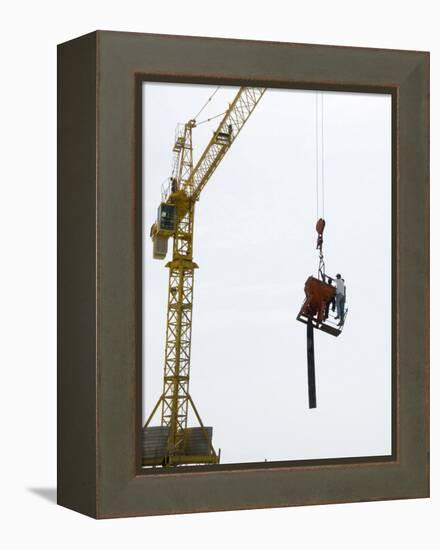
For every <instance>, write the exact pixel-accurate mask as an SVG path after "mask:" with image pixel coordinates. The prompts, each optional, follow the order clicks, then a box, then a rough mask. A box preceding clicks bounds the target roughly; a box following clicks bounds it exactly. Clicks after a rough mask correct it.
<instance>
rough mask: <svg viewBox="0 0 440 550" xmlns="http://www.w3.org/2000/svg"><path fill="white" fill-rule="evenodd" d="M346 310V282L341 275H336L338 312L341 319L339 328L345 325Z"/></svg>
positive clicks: (338, 317)
mask: <svg viewBox="0 0 440 550" xmlns="http://www.w3.org/2000/svg"><path fill="white" fill-rule="evenodd" d="M344 310H345V281H344V279H342V277H341V274H340V273H338V274H337V275H336V312H337V314H338V315H337V317H336V319H339V323H338V326H341V325H342V324H343V323H344Z"/></svg>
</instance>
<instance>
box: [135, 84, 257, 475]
mask: <svg viewBox="0 0 440 550" xmlns="http://www.w3.org/2000/svg"><path fill="white" fill-rule="evenodd" d="M265 91H266V88H250V87H241V88H240V89H239V91H238V93H237V95H236V96H235V98H234V100H233V101H232V103H230V104H229V107H228V109H227V110H226V111H225V113H224V116H223V118H222V119H221V122H220V124H219V125H218V127H217V129H216V130H215V131H214V134H213V136H212V138H211V140H210V141H209V143H208V145H207V146H206V148H205V150H204V151H203V153H202V155H201V157H200V159H199V160H198V162H197V164H196V165H195V166H194V165H193V144H192V131H193V129H194V128H195V127H196V126H197V122H196V121H195V120H194V119H191V120H189V121H188V122H187V123H186V124H184V125H182V126H181V127H180V128H179V129H178V131H177V133H176V140H175V145H174V148H173V151H174V164H173V173H172V177H171V178H170V180H169V183H168V185H167V186H166V188H165V189H163V190H162V202H161V203H160V205H159V209H158V216H157V220H156V222H155V223H154V224H153V226H152V227H151V233H150V236H151V238H152V240H153V257H154V258H156V259H164V258H165V256H166V254H167V249H168V239H169V238H170V237H172V239H173V256H172V260H171V261H170V262H168V263H167V264H166V267H167V268H168V269H169V284H168V309H167V328H166V344H165V364H164V374H163V391H162V394H161V396H160V397H159V399H158V401H157V403H156V405H155V407H154V408H153V410H152V412H151V414H150V416H149V417H148V419H147V421H146V423H145V426H144V430H143V465H144V466H156V465H162V466H173V465H174V466H175V465H181V464H217V463H218V462H219V461H220V452H219V453H216V452H215V450H214V447H213V445H212V428H209V427H206V426H204V425H203V422H202V419H201V417H200V415H199V413H198V411H197V408H196V406H195V404H194V401H193V400H192V398H191V396H190V393H189V375H190V358H191V325H192V312H193V286H194V270H195V269H196V268H197V267H198V266H197V264H196V263H195V262H194V260H193V234H194V209H195V204H196V202H197V201H198V200H199V199H200V194H201V192H202V190H203V188H204V187H205V185H206V184H207V182H208V181H209V178H210V177H211V176H212V174H213V173H214V171H215V169H216V168H217V166H218V165H219V164H220V162H221V160H222V159H223V157H224V156H225V154H226V153H227V151H228V150H229V148H230V147H231V145H232V144H233V143H234V141H235V139H236V138H237V136H238V134H239V133H240V131H241V130H242V128H243V126H244V125H245V123H246V122H247V120H248V119H249V117H250V115H251V114H252V112H253V110H254V109H255V107H256V106H257V104H258V102H259V101H260V99H261V98H262V96H263V94H264V92H265ZM160 406H161V423H160V426H150V423H151V421H152V419H153V417H154V415H155V413H156V412H157V411H158V409H159V407H160ZM189 407H191V408H192V409H193V411H194V413H195V415H196V418H197V420H198V422H199V427H196V428H189V427H188V425H187V424H188V410H189Z"/></svg>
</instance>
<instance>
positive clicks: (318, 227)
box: [316, 218, 325, 235]
mask: <svg viewBox="0 0 440 550" xmlns="http://www.w3.org/2000/svg"><path fill="white" fill-rule="evenodd" d="M324 227H325V220H324V219H323V218H319V220H318V221H317V222H316V231H317V233H318V234H319V235H322V234H323V233H324Z"/></svg>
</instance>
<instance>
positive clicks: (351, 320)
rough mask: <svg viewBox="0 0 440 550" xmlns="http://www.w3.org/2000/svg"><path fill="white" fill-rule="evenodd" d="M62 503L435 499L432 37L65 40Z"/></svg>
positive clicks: (143, 511) (182, 507) (179, 505)
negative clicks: (417, 42)
mask: <svg viewBox="0 0 440 550" xmlns="http://www.w3.org/2000/svg"><path fill="white" fill-rule="evenodd" d="M58 59H59V80H58V85H59V127H58V147H59V172H58V182H59V205H58V212H59V263H58V265H59V339H58V342H59V357H58V398H59V399H58V403H59V410H58V438H59V444H58V467H59V471H58V501H59V503H60V504H61V505H63V506H67V507H69V508H72V509H74V510H77V511H79V512H82V513H85V514H88V515H90V516H92V517H96V518H109V517H123V516H136V515H153V514H170V513H184V512H197V511H215V510H233V509H243V508H262V507H278V506H294V505H305V504H318V503H333V502H352V501H367V500H383V499H397V498H416V497H427V496H428V495H429V409H428V387H429V376H428V368H429V357H428V349H429V348H428V323H429V305H428V304H429V287H428V284H429V277H428V271H429V255H428V250H429V235H428V220H429V214H428V200H429V56H428V54H427V53H426V52H414V51H399V50H375V49H367V48H348V47H334V46H317V45H303V44H290V43H270V42H258V41H246V40H226V39H217V38H200V37H184V36H165V35H151V34H135V33H120V32H109V31H97V32H95V33H92V34H90V35H86V36H83V37H80V38H78V39H75V40H72V41H70V42H67V43H65V44H62V45H60V46H59V56H58Z"/></svg>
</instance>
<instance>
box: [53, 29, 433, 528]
mask: <svg viewBox="0 0 440 550" xmlns="http://www.w3.org/2000/svg"><path fill="white" fill-rule="evenodd" d="M144 81H150V82H175V83H194V84H196V83H198V84H202V83H205V84H224V85H243V86H244V85H251V86H265V87H274V88H285V89H303V90H323V91H350V92H369V93H389V94H391V96H392V186H393V189H392V244H393V247H392V248H393V252H392V279H393V296H392V320H393V321H392V324H393V329H392V333H393V334H392V449H393V452H392V454H391V455H390V456H383V457H377V456H374V457H360V458H359V457H356V458H343V459H320V460H299V461H285V462H276V463H271V462H267V463H266V462H261V463H252V464H240V465H236V464H234V465H228V464H225V465H221V464H217V465H210V466H209V468H208V469H206V468H205V467H198V466H191V467H189V468H185V469H184V470H182V469H181V470H179V469H178V468H171V469H168V470H165V469H161V470H154V471H148V472H146V471H144V470H142V467H141V462H142V460H141V454H142V453H141V433H142V432H141V430H142V421H141V403H142V396H141V385H142V369H141V358H142V332H141V324H142V299H141V287H142V281H141V261H142V254H141V250H140V242H141V237H142V232H143V231H145V227H143V222H142V218H141V208H140V204H141V201H142V196H141V191H142V124H141V116H140V115H141V109H142V95H141V88H142V82H144ZM57 389H58V503H59V504H60V505H62V506H65V507H67V508H70V509H72V510H75V511H78V512H80V513H83V514H86V515H88V516H91V517H93V518H116V517H129V516H145V515H159V514H175V513H190V512H204V511H220V510H240V509H252V508H269V507H283V506H297V505H309V504H329V503H342V502H359V501H373V500H388V499H403V498H424V497H428V496H429V54H428V53H427V52H419V51H403V50H383V49H373V48H352V47H342V46H323V45H311V44H293V43H275V42H264V41H251V40H237V39H222V38H205V37H190V36H171V35H155V34H141V33H125V32H113V31H96V32H93V33H90V34H88V35H85V36H82V37H79V38H76V39H74V40H71V41H69V42H66V43H64V44H61V45H59V46H58V388H57Z"/></svg>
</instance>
